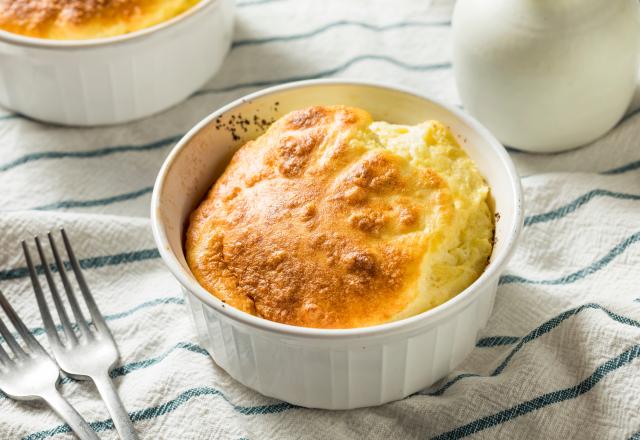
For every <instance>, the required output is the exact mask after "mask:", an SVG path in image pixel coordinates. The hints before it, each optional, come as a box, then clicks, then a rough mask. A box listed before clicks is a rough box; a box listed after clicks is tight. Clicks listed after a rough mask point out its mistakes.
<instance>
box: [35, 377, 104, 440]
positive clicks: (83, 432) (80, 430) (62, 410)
mask: <svg viewBox="0 0 640 440" xmlns="http://www.w3.org/2000/svg"><path fill="white" fill-rule="evenodd" d="M41 397H42V398H43V399H44V401H45V402H47V404H48V405H49V406H50V407H51V409H52V410H54V411H55V412H56V413H57V414H58V415H59V416H60V417H61V418H62V419H63V420H64V421H65V422H67V424H68V425H69V426H70V427H71V429H72V430H73V432H75V433H76V435H77V436H78V437H79V438H80V440H100V438H99V437H98V436H97V435H96V433H95V431H94V430H93V429H91V427H90V426H89V424H88V423H87V422H86V421H85V420H84V419H83V418H82V416H81V415H80V414H78V411H76V410H75V409H74V408H73V407H72V406H71V405H70V404H69V402H68V401H67V399H65V398H64V397H62V395H61V394H60V392H59V391H58V390H57V389H56V388H53V389H51V390H49V391H47V392H45V393H44V394H43V395H42V396H41Z"/></svg>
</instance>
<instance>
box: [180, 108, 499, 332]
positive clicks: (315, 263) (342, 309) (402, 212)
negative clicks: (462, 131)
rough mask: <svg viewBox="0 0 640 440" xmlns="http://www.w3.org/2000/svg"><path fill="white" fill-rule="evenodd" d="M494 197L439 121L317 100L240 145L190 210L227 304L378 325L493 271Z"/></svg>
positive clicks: (198, 252) (195, 239)
mask: <svg viewBox="0 0 640 440" xmlns="http://www.w3.org/2000/svg"><path fill="white" fill-rule="evenodd" d="M488 197H489V190H488V187H487V185H486V183H485V181H484V179H483V178H482V176H481V175H480V174H479V172H478V171H477V169H476V168H475V164H474V163H473V162H472V161H471V159H470V158H469V157H468V156H467V155H466V154H465V152H464V151H463V150H462V148H460V147H459V145H458V144H457V142H456V140H455V139H454V137H453V135H452V134H451V133H450V131H449V130H448V129H447V128H446V127H445V126H444V125H442V124H441V123H438V122H436V121H427V122H425V123H423V124H419V125H415V126H401V125H392V124H387V123H385V122H373V121H372V119H371V116H370V115H369V114H368V113H367V112H366V111H364V110H361V109H358V108H351V107H344V106H326V107H311V108H307V109H303V110H299V111H294V112H292V113H290V114H288V115H286V116H284V117H282V118H280V119H279V120H277V121H276V122H275V123H274V124H273V125H271V127H270V128H269V129H268V130H267V132H266V133H265V134H263V135H262V136H260V137H259V138H258V139H256V140H254V141H250V142H248V143H246V144H245V145H244V146H243V147H242V148H241V149H240V150H238V151H237V152H236V154H235V155H234V157H233V159H232V160H231V162H230V164H229V165H228V166H227V168H226V170H225V172H224V173H223V175H222V176H221V177H220V178H219V179H218V180H217V182H216V183H215V184H214V186H213V187H212V189H211V190H210V192H209V194H208V195H207V196H206V198H205V199H204V201H203V202H202V203H201V204H200V206H199V207H198V208H197V209H195V210H194V212H193V213H192V215H191V218H190V224H189V227H188V231H187V234H186V257H187V261H188V264H189V266H190V268H191V270H192V272H193V274H194V275H195V277H196V278H197V280H198V281H199V282H200V283H201V285H202V286H204V287H205V288H206V289H207V290H208V291H210V292H211V293H213V294H214V295H216V296H217V297H218V298H220V299H221V300H222V301H224V302H225V303H226V304H228V305H229V306H233V307H236V308H238V309H240V310H243V311H245V312H248V313H251V314H254V315H258V316H261V317H263V318H266V319H269V320H272V321H277V322H281V323H287V324H292V325H297V326H305V327H319V328H351V327H362V326H369V325H374V324H378V323H383V322H387V321H391V320H396V319H400V318H403V317H407V316H412V315H415V314H417V313H420V312H422V311H424V310H427V309H429V308H432V307H435V306H436V305H438V304H441V303H442V302H444V301H446V300H448V299H449V298H451V297H452V296H455V295H456V294H457V293H459V292H460V291H462V290H463V289H464V288H466V287H467V286H468V285H469V284H471V283H472V282H473V281H474V280H475V279H476V278H477V277H478V276H479V275H480V274H481V273H482V271H483V270H484V268H485V266H486V265H487V261H488V258H489V255H490V254H491V249H492V240H493V215H492V212H491V210H490V208H489V204H488Z"/></svg>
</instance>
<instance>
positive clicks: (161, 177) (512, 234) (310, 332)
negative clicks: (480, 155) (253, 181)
mask: <svg viewBox="0 0 640 440" xmlns="http://www.w3.org/2000/svg"><path fill="white" fill-rule="evenodd" d="M317 85H354V86H370V87H377V88H383V89H389V90H392V91H395V92H401V93H407V94H410V95H413V96H415V97H417V98H419V99H423V100H427V101H430V102H432V103H434V104H436V105H438V106H440V107H443V108H444V109H446V110H448V111H450V112H451V113H453V114H454V115H455V116H456V117H458V118H460V119H461V120H462V121H463V122H465V123H467V124H468V125H469V126H470V127H471V128H472V129H473V130H474V131H476V132H477V133H478V134H480V136H481V137H482V138H483V139H485V140H486V141H487V143H488V144H490V145H491V147H492V149H493V150H494V152H495V154H496V155H497V156H498V157H499V158H500V159H501V165H500V166H503V167H505V168H506V171H507V173H508V175H509V177H510V181H511V185H512V188H511V189H512V192H513V193H514V194H515V200H514V204H515V207H516V208H515V213H514V221H513V225H512V227H511V229H510V231H509V233H508V235H507V236H506V237H505V238H503V239H506V240H507V245H506V246H505V248H504V251H503V252H502V253H501V254H499V255H498V256H497V257H496V259H495V260H493V261H492V262H491V263H493V264H490V265H489V266H488V267H487V269H486V270H485V271H484V272H483V273H482V275H480V277H478V279H476V280H475V281H474V282H473V283H472V284H471V285H470V286H469V287H467V288H466V289H464V290H463V291H462V292H460V293H459V294H458V295H456V296H455V297H453V298H451V299H450V300H448V301H446V302H444V303H442V304H440V305H438V306H436V307H434V308H432V309H429V310H426V311H424V312H422V313H419V314H417V315H414V316H410V317H407V318H404V319H400V320H397V321H391V322H387V323H383V324H377V325H373V326H368V327H356V328H346V329H324V328H312V327H301V326H295V325H290V324H283V323H279V322H275V321H270V320H268V319H265V318H261V317H258V316H254V315H251V314H249V313H246V312H243V311H241V310H239V309H236V308H235V307H230V306H228V305H226V304H224V303H222V301H221V300H220V299H218V298H217V297H216V296H214V295H212V294H211V293H209V292H208V291H207V290H205V289H204V287H202V286H201V285H200V284H199V283H197V282H196V281H195V280H193V279H191V278H190V277H189V276H188V275H187V274H186V273H185V272H184V270H183V268H182V266H181V264H180V262H179V260H178V258H177V257H176V255H175V254H174V253H173V252H172V251H171V247H170V245H169V241H168V239H167V236H166V234H165V231H164V229H163V228H162V226H161V225H162V220H161V218H160V216H159V215H158V213H159V211H158V208H159V204H160V203H159V202H160V194H161V192H162V188H163V185H164V181H165V177H166V175H167V173H168V171H169V169H170V168H171V166H172V164H173V161H174V160H175V159H176V157H177V156H178V155H179V154H180V152H181V150H182V149H183V148H184V147H185V146H186V145H187V144H188V143H189V141H190V140H191V139H192V138H193V137H194V136H195V135H196V134H197V133H198V132H200V130H202V129H203V128H204V127H206V126H207V125H209V123H210V122H211V121H213V120H215V119H216V118H217V117H218V116H220V115H222V114H224V113H226V112H228V111H229V110H231V109H233V108H235V107H237V106H239V105H242V104H244V103H246V102H249V101H252V100H254V99H256V98H262V97H265V96H268V95H273V94H275V93H278V92H281V91H285V90H291V89H297V88H304V87H307V86H317ZM523 224H524V204H523V192H522V186H521V182H520V178H519V176H518V173H517V171H516V168H515V165H514V164H513V161H512V160H511V158H510V157H509V154H508V152H507V150H506V149H505V148H504V146H503V145H502V144H501V143H500V142H499V141H498V140H497V139H496V138H495V136H493V134H491V132H490V131H489V130H488V129H486V128H485V127H484V126H483V125H482V124H480V122H478V121H477V120H476V119H475V118H473V117H472V116H470V115H467V114H466V113H464V112H463V111H462V110H461V109H458V108H456V107H455V106H451V105H448V104H445V103H442V102H440V101H438V100H437V99H433V98H429V97H427V96H425V95H423V94H421V93H419V92H417V91H415V90H412V89H410V88H407V87H403V86H397V85H394V84H389V83H386V82H382V81H364V80H351V79H312V80H304V81H295V82H288V83H284V84H280V85H277V86H272V87H269V88H266V89H262V90H258V91H256V92H253V93H250V94H248V95H245V96H243V97H240V98H238V99H236V100H234V101H233V102H230V103H229V104H227V105H225V106H223V107H220V108H219V109H217V110H216V111H214V112H212V113H211V114H209V115H208V116H206V117H205V118H203V119H202V120H201V121H200V122H198V123H197V124H196V125H195V126H194V127H193V128H192V129H191V130H189V131H188V132H187V133H186V134H185V135H184V136H183V137H182V138H181V139H180V140H179V141H178V143H177V144H176V145H175V146H174V147H173V149H172V150H171V152H170V153H169V154H168V155H167V157H166V159H165V161H164V163H163V164H162V167H161V169H160V171H159V173H158V176H157V178H156V181H155V184H154V188H153V193H152V197H151V228H152V232H153V236H154V239H155V242H156V246H157V247H158V250H159V252H160V256H161V257H162V259H163V261H164V263H165V264H166V265H167V267H168V268H169V270H170V271H171V273H172V274H173V275H174V276H175V277H176V278H177V280H178V281H179V282H180V284H181V285H182V288H183V289H184V290H186V291H187V292H186V294H192V295H195V296H196V297H197V299H198V300H199V301H201V302H202V303H204V304H206V305H208V306H210V307H212V308H213V309H214V310H216V311H217V312H219V313H222V314H223V315H225V316H227V317H228V318H230V319H233V320H235V321H239V322H241V323H243V324H245V325H248V326H251V327H253V328H257V329H259V330H262V331H265V332H268V333H277V334H281V335H285V336H292V337H306V338H313V339H344V338H354V337H356V338H359V337H368V336H378V335H381V334H388V333H395V332H400V331H403V330H407V331H408V330H410V329H412V328H414V327H417V326H420V325H419V324H420V323H421V322H422V321H430V325H428V326H429V327H432V326H433V325H435V324H436V323H438V322H440V321H441V320H442V319H445V318H446V317H448V316H450V315H451V314H453V313H455V312H456V311H458V310H461V309H463V308H464V307H465V306H466V305H467V304H468V303H470V302H471V301H472V299H473V298H475V297H476V296H477V293H478V292H479V290H480V289H481V288H482V287H484V286H486V285H489V284H490V283H491V282H492V281H493V280H495V279H496V278H497V277H499V276H500V274H501V272H502V269H503V267H504V266H505V264H506V263H507V262H508V260H509V258H510V257H511V255H512V253H513V251H514V249H515V245H516V242H517V239H518V237H519V235H520V232H521V230H522V227H523ZM420 327H422V326H420Z"/></svg>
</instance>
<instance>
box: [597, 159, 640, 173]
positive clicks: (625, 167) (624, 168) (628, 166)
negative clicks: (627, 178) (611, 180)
mask: <svg viewBox="0 0 640 440" xmlns="http://www.w3.org/2000/svg"><path fill="white" fill-rule="evenodd" d="M638 168H640V160H636V161H633V162H630V163H628V164H626V165H621V166H619V167H617V168H612V169H610V170H607V171H603V172H601V173H600V174H604V175H607V176H611V175H616V174H623V173H626V172H627V171H633V170H637V169H638Z"/></svg>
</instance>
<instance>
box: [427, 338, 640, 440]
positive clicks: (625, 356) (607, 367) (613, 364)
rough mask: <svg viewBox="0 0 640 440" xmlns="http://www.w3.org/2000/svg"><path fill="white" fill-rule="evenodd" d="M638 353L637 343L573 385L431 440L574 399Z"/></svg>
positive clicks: (457, 435) (445, 438)
mask: <svg viewBox="0 0 640 440" xmlns="http://www.w3.org/2000/svg"><path fill="white" fill-rule="evenodd" d="M638 356H640V345H634V346H633V347H631V348H629V349H628V350H626V351H624V352H623V353H621V354H619V355H618V356H616V357H614V358H612V359H610V360H608V361H607V362H605V363H604V364H602V365H600V366H599V367H598V368H596V370H595V371H594V372H593V373H592V374H591V375H590V376H588V377H587V378H586V379H584V380H583V381H582V382H580V383H578V384H577V385H575V386H573V387H569V388H564V389H561V390H557V391H552V392H550V393H546V394H543V395H541V396H538V397H536V398H534V399H531V400H527V401H525V402H522V403H519V404H518V405H515V406H513V407H511V408H508V409H505V410H503V411H500V412H497V413H495V414H492V415H490V416H486V417H482V418H480V419H477V420H474V421H473V422H470V423H467V424H466V425H463V426H460V427H458V428H455V429H453V430H451V431H448V432H445V433H442V434H440V435H437V436H435V437H432V440H455V439H460V438H463V437H467V436H469V435H472V434H475V433H476V432H479V431H483V430H485V429H488V428H491V427H494V426H497V425H501V424H503V423H506V422H508V421H510V420H513V419H515V418H517V417H520V416H523V415H525V414H528V413H530V412H532V411H537V410H539V409H542V408H544V407H546V406H549V405H554V404H556V403H560V402H564V401H567V400H571V399H575V398H577V397H579V396H581V395H583V394H585V393H587V392H589V391H590V390H591V389H592V388H593V387H595V386H596V385H597V384H598V383H599V382H600V381H601V380H602V379H603V378H604V377H606V376H607V375H608V374H610V373H612V372H614V371H616V370H617V369H619V368H621V367H623V366H625V365H628V364H629V363H631V362H632V361H633V360H634V359H636V358H637V357H638Z"/></svg>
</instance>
